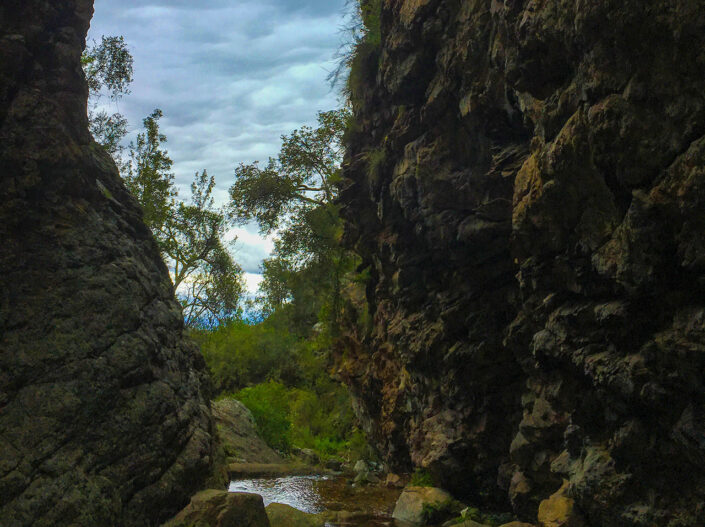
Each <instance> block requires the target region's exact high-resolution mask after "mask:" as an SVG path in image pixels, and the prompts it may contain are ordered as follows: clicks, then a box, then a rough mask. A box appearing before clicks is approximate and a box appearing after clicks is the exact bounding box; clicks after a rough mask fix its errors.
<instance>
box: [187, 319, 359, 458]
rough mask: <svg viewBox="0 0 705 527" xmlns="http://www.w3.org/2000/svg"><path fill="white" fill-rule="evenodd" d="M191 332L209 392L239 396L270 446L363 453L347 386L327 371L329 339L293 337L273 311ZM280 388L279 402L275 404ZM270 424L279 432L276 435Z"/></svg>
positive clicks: (329, 453) (323, 454) (330, 453)
mask: <svg viewBox="0 0 705 527" xmlns="http://www.w3.org/2000/svg"><path fill="white" fill-rule="evenodd" d="M192 336H193V337H194V338H195V340H196V342H198V343H199V344H200V347H201V351H202V352H203V355H204V357H205V360H206V364H207V365H208V368H209V370H210V371H211V375H212V378H213V381H214V385H215V387H216V392H217V393H219V394H220V395H221V396H224V395H226V394H231V395H232V396H233V397H235V398H237V399H240V400H242V402H243V403H244V404H245V405H246V406H248V408H250V410H252V412H253V415H255V419H256V420H257V423H258V426H259V427H260V430H261V431H262V435H263V437H264V438H265V440H266V441H267V442H268V443H269V444H270V445H271V446H273V447H274V448H277V449H279V450H284V451H286V450H288V449H290V448H291V447H292V446H296V447H299V448H311V449H313V450H315V451H316V452H317V453H318V454H319V456H320V457H321V458H322V459H326V458H327V457H331V456H343V457H348V458H351V459H355V460H356V459H359V458H362V457H364V458H366V459H369V458H370V452H369V447H368V446H367V441H366V439H365V437H364V434H362V432H360V431H359V430H358V429H357V428H356V421H355V417H354V414H353V412H352V407H351V404H350V399H349V395H348V392H347V390H346V389H345V388H344V387H343V386H342V385H340V384H339V383H337V382H335V381H334V380H332V379H331V377H330V374H329V371H328V370H329V368H330V364H329V358H328V354H327V348H328V347H329V346H330V344H331V343H330V339H329V337H328V336H327V335H326V334H323V333H321V334H318V335H317V336H314V337H309V338H303V337H300V336H297V335H296V334H294V333H292V332H291V331H290V330H289V327H288V321H287V320H286V317H285V316H284V315H283V314H282V313H279V312H276V313H274V314H273V315H271V316H270V317H269V318H267V319H266V320H264V321H262V322H260V323H258V324H254V325H248V324H246V323H244V322H242V321H231V322H229V323H227V324H224V325H222V326H220V327H218V328H216V329H214V330H211V331H207V330H195V331H192ZM282 387H283V389H284V390H285V391H286V394H287V395H286V400H287V405H286V407H285V406H283V405H281V404H278V403H277V401H279V400H280V399H281V392H282ZM228 396H230V395H228ZM275 403H276V404H275ZM265 407H266V408H269V410H268V411H265V410H264V409H263V408H265ZM257 415H259V417H257ZM287 423H288V424H287ZM275 430H276V431H279V432H282V430H286V434H285V435H284V436H282V437H281V438H279V437H275V435H274V432H273V431H275ZM279 432H278V433H279Z"/></svg>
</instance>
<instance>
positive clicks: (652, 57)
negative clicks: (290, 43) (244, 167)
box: [339, 0, 705, 527]
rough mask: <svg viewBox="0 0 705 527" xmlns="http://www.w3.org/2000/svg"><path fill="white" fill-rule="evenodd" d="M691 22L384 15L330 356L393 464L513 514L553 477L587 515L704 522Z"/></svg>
mask: <svg viewBox="0 0 705 527" xmlns="http://www.w3.org/2000/svg"><path fill="white" fill-rule="evenodd" d="M703 35H705V11H703V9H702V5H701V4H700V2H698V1H695V0H681V1H679V2H643V1H638V0H628V1H626V2H619V3H615V2H611V1H607V0H600V1H594V2H562V1H560V0H545V1H541V2H533V1H506V2H497V1H490V0H487V1H476V0H450V1H446V2H439V1H433V0H430V1H424V2H418V1H411V0H389V1H385V2H383V3H382V13H381V43H380V46H379V49H378V50H377V51H376V53H375V57H378V64H377V67H376V68H373V69H372V70H370V71H369V72H365V71H363V72H361V73H360V74H359V75H357V76H356V77H355V78H354V79H352V80H354V82H357V85H356V86H355V94H356V98H355V100H354V101H353V103H354V108H353V109H354V115H355V126H354V127H352V128H351V130H350V132H349V134H348V143H349V144H348V157H347V161H346V167H345V170H344V175H345V177H346V184H345V189H344V191H343V193H342V198H341V204H342V206H343V211H342V214H343V216H344V217H345V218H346V222H347V226H346V238H345V239H346V243H347V245H348V246H349V247H350V248H353V249H355V250H356V251H357V252H358V253H359V254H360V255H361V257H362V259H363V265H362V268H365V267H366V268H367V269H368V274H369V276H370V280H369V281H368V283H367V284H366V297H367V305H366V306H365V308H364V309H365V312H366V313H368V318H369V320H371V321H372V323H371V324H370V327H369V328H364V327H360V326H358V325H356V324H355V323H354V322H352V321H354V320H356V319H357V318H359V317H357V316H356V315H355V313H354V312H355V310H356V309H357V310H360V309H361V308H360V306H359V305H358V306H355V304H354V303H353V302H350V303H348V306H347V309H348V313H347V320H349V321H351V322H350V324H349V330H348V332H347V335H346V336H345V337H344V339H343V343H342V345H341V353H340V361H339V370H340V374H341V376H342V377H343V378H344V379H345V380H346V382H347V383H348V384H349V386H350V387H351V390H352V393H353V395H354V397H355V406H356V409H357V411H358V413H359V415H360V417H361V421H362V422H363V423H364V425H365V428H366V430H367V432H368V435H369V436H370V437H371V438H372V439H373V441H374V442H375V444H376V445H377V447H378V449H379V450H380V451H381V453H382V454H383V455H384V456H385V459H386V461H387V463H388V464H389V465H390V467H391V468H392V469H393V470H399V471H403V470H410V469H411V468H413V467H422V468H424V469H426V470H427V471H428V472H429V473H431V474H432V475H433V477H434V478H435V481H437V483H438V484H440V485H442V486H443V487H445V488H447V489H449V490H451V491H453V492H454V493H455V494H456V495H457V496H458V497H461V498H465V499H468V501H470V502H473V503H478V504H486V505H488V506H500V507H505V508H510V507H511V508H512V509H513V510H514V511H515V512H516V513H517V514H518V515H519V516H520V517H521V518H522V519H526V520H528V521H530V522H533V521H535V520H536V517H537V513H538V509H539V504H540V503H541V502H542V501H543V500H545V499H548V498H549V497H550V496H551V495H552V494H554V493H555V492H556V490H557V489H559V488H560V487H561V485H562V482H563V481H564V480H566V481H568V486H567V488H566V496H567V498H566V499H573V500H575V507H576V510H579V511H580V513H581V514H582V515H583V517H584V519H585V523H586V525H594V526H600V527H612V526H614V527H626V526H637V525H659V526H666V525H671V526H673V525H694V524H700V523H703V522H705V478H703V477H702V474H705V470H703V469H705V465H704V463H705V450H704V448H705V439H704V438H705V425H704V424H703V423H705V420H703V415H704V413H703V408H705V384H704V383H703V379H704V378H705V376H704V375H703V373H705V361H704V360H703V358H704V357H705V355H704V354H703V351H705V331H704V328H705V325H704V324H705V302H703V293H705V236H704V235H703V233H704V232H705V223H704V220H703V218H705V215H704V214H703V211H704V210H705V194H704V193H703V188H705V186H704V185H703V181H705V179H703V178H704V177H705V169H704V168H703V167H705V156H704V154H705V147H704V145H705V139H704V134H705V80H704V78H703V76H702V69H703V66H704V65H705V52H704V51H703V50H704V49H705V41H704V40H703V39H704V37H703ZM380 151H383V152H384V156H380V155H379V154H378V152H380ZM369 159H374V160H375V163H374V170H370V168H371V166H370V163H369V162H368V160H369ZM684 474H687V476H686V477H684Z"/></svg>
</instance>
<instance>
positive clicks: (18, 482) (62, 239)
mask: <svg viewBox="0 0 705 527" xmlns="http://www.w3.org/2000/svg"><path fill="white" fill-rule="evenodd" d="M91 15H92V1H91V0H62V1H61V2H56V1H53V0H21V1H20V0H4V1H3V2H2V3H0V241H1V243H0V524H1V525H2V526H3V527H19V526H30V525H31V526H34V527H38V526H48V525H51V526H56V525H82V526H97V525H101V526H111V525H115V526H117V525H120V526H138V525H139V526H143V525H155V524H158V523H159V521H160V520H162V519H165V518H167V517H169V516H171V515H173V514H174V513H176V512H177V511H178V510H179V509H180V508H181V507H182V506H183V505H185V504H186V503H187V502H188V498H189V496H190V494H191V493H192V491H194V490H196V489H197V488H198V487H199V486H200V485H201V484H202V483H203V481H204V478H205V477H206V475H207V473H208V470H209V465H210V463H211V450H212V440H211V431H212V423H211V420H210V410H209V408H208V402H207V401H208V398H207V393H204V386H206V385H205V384H204V381H205V376H204V365H203V364H202V359H198V358H197V354H196V352H195V350H194V349H193V348H192V347H191V346H190V345H188V344H186V343H185V341H184V340H183V339H182V326H183V323H182V321H181V315H180V310H179V307H178V305H177V303H176V301H175V300H174V296H173V292H172V286H171V283H170V280H169V276H168V274H167V270H166V268H165V266H164V264H163V263H162V262H161V260H160V257H159V253H158V250H157V247H156V244H155V243H154V241H153V239H152V237H151V235H150V232H149V231H148V230H147V228H146V227H145V226H144V225H143V224H142V222H141V212H140V210H139V208H138V206H137V204H136V202H135V201H134V200H133V199H132V198H131V197H130V196H129V195H128V193H127V191H126V190H125V189H124V187H123V185H122V184H121V181H120V178H119V176H118V173H117V170H116V168H115V166H114V164H113V163H112V161H111V160H110V158H109V157H108V156H107V155H106V154H105V152H104V151H103V150H102V149H101V147H99V146H98V145H96V144H95V143H94V142H93V140H92V139H91V137H90V135H89V133H88V129H87V120H86V98H87V89H86V85H85V82H84V80H83V75H82V72H81V68H80V56H81V52H82V49H83V43H84V38H85V34H86V31H87V29H88V24H89V21H90V17H91Z"/></svg>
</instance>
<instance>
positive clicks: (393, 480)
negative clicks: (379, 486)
mask: <svg viewBox="0 0 705 527" xmlns="http://www.w3.org/2000/svg"><path fill="white" fill-rule="evenodd" d="M384 486H385V487H387V488H390V489H396V488H401V487H403V486H404V482H403V481H402V479H401V476H399V475H398V474H391V473H390V474H387V479H386V480H385V481H384Z"/></svg>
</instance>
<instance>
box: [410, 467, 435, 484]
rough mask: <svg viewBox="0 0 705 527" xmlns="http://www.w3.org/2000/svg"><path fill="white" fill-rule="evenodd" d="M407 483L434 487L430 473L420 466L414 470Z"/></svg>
mask: <svg viewBox="0 0 705 527" xmlns="http://www.w3.org/2000/svg"><path fill="white" fill-rule="evenodd" d="M409 485H411V486H413V487H435V484H434V482H433V477H432V476H431V474H430V473H429V472H428V471H427V470H424V469H422V468H417V469H416V470H415V471H414V473H413V474H412V475H411V481H410V482H409Z"/></svg>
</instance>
